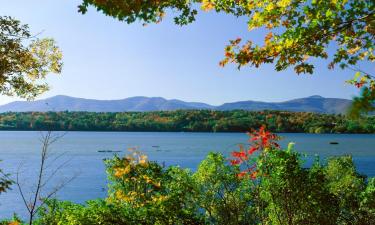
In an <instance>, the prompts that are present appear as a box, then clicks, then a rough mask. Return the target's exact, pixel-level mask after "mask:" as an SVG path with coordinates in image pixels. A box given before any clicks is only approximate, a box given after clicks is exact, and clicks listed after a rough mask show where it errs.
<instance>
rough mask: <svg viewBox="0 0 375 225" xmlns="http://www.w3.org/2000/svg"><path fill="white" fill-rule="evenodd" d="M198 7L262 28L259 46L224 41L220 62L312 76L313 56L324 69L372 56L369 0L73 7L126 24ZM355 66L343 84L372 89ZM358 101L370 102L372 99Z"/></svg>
mask: <svg viewBox="0 0 375 225" xmlns="http://www.w3.org/2000/svg"><path fill="white" fill-rule="evenodd" d="M198 5H201V8H202V9H203V10H204V11H213V10H214V11H216V12H218V13H227V14H230V15H234V16H237V17H246V18H247V19H248V22H247V26H248V28H249V30H253V29H256V28H265V29H266V30H268V33H267V35H265V37H264V43H263V44H259V43H254V42H253V41H251V40H248V41H242V39H241V38H237V39H235V40H232V41H230V44H229V45H228V46H227V47H226V48H225V58H224V59H223V60H222V61H221V62H220V65H221V66H225V65H226V64H228V63H234V64H236V65H237V66H238V68H241V67H243V66H255V67H259V66H261V65H263V64H269V63H272V64H274V67H275V69H276V70H277V71H282V70H286V69H287V68H290V67H293V68H294V70H295V72H296V73H297V74H301V73H307V74H312V73H313V71H314V69H315V66H314V64H313V61H314V59H316V58H321V59H327V60H329V62H328V68H330V69H334V68H335V67H336V66H339V67H341V68H342V69H345V68H349V69H352V68H353V66H354V65H357V64H359V63H360V62H367V63H372V62H374V60H375V55H374V50H375V40H374V39H375V2H374V1H372V0H362V1H358V0H330V1H328V0H312V1H309V0H266V1H253V0H228V1H223V0H188V1H185V0H162V1H138V0H131V1H128V0H108V1H97V0H83V2H82V4H81V5H80V6H79V11H80V12H82V13H85V12H86V11H87V9H88V7H89V6H94V7H95V8H97V9H98V11H101V12H103V13H104V14H106V15H109V16H112V17H114V18H117V19H119V20H121V21H126V22H127V23H132V22H135V21H137V20H139V21H142V22H144V23H154V22H160V20H161V19H162V18H163V16H164V15H165V13H166V12H169V11H173V12H176V11H180V12H181V14H180V15H178V16H177V17H175V22H176V24H179V25H184V24H188V23H190V22H192V21H194V20H195V16H196V14H197V10H196V8H197V6H198ZM355 70H356V71H357V73H356V77H355V78H353V79H352V80H350V81H349V83H351V84H353V85H355V86H357V87H367V89H368V91H370V92H375V81H374V76H373V75H371V74H370V73H369V72H365V71H362V70H360V69H355ZM361 100H362V101H369V102H371V103H374V101H375V98H368V97H363V98H361ZM354 106H355V107H360V106H361V105H360V104H357V105H354ZM355 113H357V114H360V113H361V108H358V109H357V110H354V111H352V114H355Z"/></svg>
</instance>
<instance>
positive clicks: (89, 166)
mask: <svg viewBox="0 0 375 225" xmlns="http://www.w3.org/2000/svg"><path fill="white" fill-rule="evenodd" d="M54 134H55V135H61V134H63V133H61V132H60V133H59V132H55V133H54ZM64 134H65V135H64V136H63V137H62V138H61V139H59V140H58V141H57V142H56V143H54V144H53V145H52V146H51V150H52V152H53V154H54V155H56V156H57V155H59V154H62V153H65V155H64V156H63V157H60V158H59V159H58V160H57V161H55V163H54V165H51V167H50V168H51V169H53V167H54V166H55V165H57V164H59V163H63V162H65V161H66V160H69V163H68V164H67V165H65V166H64V167H63V168H62V169H61V170H60V172H59V173H58V174H57V175H56V176H55V178H54V179H53V180H52V182H53V183H58V182H60V181H61V180H64V179H68V178H70V177H72V176H77V177H76V178H75V179H74V180H73V181H72V182H70V183H69V184H68V185H67V186H66V187H65V188H64V189H63V190H62V191H60V192H59V194H58V196H57V197H58V198H60V199H64V200H72V201H74V202H77V203H84V202H85V201H86V200H89V199H95V198H102V197H105V196H106V174H105V167H104V164H103V159H105V158H109V157H111V156H112V155H113V154H114V153H103V152H98V151H107V150H111V151H121V152H119V153H117V154H120V155H124V154H126V153H127V149H128V148H133V147H137V148H139V149H140V150H142V151H143V152H144V153H146V154H147V155H148V156H149V159H150V160H156V161H158V162H161V163H165V165H180V166H181V167H184V168H190V169H192V170H195V169H196V168H197V165H198V164H199V162H200V161H201V160H202V159H204V158H205V156H206V155H207V153H208V152H210V151H217V152H222V153H224V154H225V155H227V156H229V153H230V152H231V151H233V150H237V149H238V144H241V143H242V144H246V143H247V140H248V136H247V135H246V134H243V133H183V132H179V133H177V132H176V133H172V132H165V133H160V132H139V133H138V132H67V133H64ZM280 136H282V137H283V138H284V139H283V140H282V141H281V142H280V143H281V145H282V146H286V145H287V143H289V142H294V143H296V145H295V149H296V150H298V151H300V152H303V153H306V154H307V155H308V156H310V158H308V159H307V161H308V162H309V161H311V158H312V157H313V156H314V155H315V154H319V155H320V156H321V158H322V159H323V158H325V157H327V156H334V155H343V154H352V155H353V158H354V160H355V163H356V166H357V168H358V170H359V171H360V172H361V173H363V174H366V175H367V176H375V135H371V134H370V135H362V134H280ZM40 137H41V134H40V132H22V131H9V132H8V131H1V132H0V159H1V160H3V161H2V162H0V168H2V169H3V170H4V172H6V173H11V174H15V173H16V171H17V169H18V168H19V167H20V165H22V167H21V169H20V171H21V175H20V178H21V180H22V181H23V182H24V183H25V185H27V184H30V183H31V182H32V181H33V177H35V173H36V172H37V168H38V167H37V166H38V160H39V157H38V156H39V153H40V149H41V142H40ZM330 142H338V143H339V144H338V145H331V144H329V143H330ZM51 158H52V157H51ZM13 212H18V213H19V214H21V215H25V208H24V206H23V205H22V200H21V198H20V196H19V194H18V192H17V190H16V187H13V190H11V191H9V192H7V193H5V194H2V195H0V218H4V217H11V216H12V214H13Z"/></svg>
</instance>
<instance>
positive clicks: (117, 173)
mask: <svg viewBox="0 0 375 225" xmlns="http://www.w3.org/2000/svg"><path fill="white" fill-rule="evenodd" d="M114 171H115V174H114V175H115V177H117V178H120V177H122V176H124V175H126V174H128V173H129V172H130V171H131V165H127V166H126V167H125V168H115V169H114Z"/></svg>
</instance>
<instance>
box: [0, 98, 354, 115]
mask: <svg viewBox="0 0 375 225" xmlns="http://www.w3.org/2000/svg"><path fill="white" fill-rule="evenodd" d="M350 104H351V100H348V99H340V98H324V97H321V96H319V95H314V96H310V97H306V98H299V99H293V100H289V101H284V102H260V101H239V102H231V103H225V104H222V105H219V106H213V105H209V104H205V103H200V102H185V101H181V100H176V99H172V100H167V99H165V98H161V97H131V98H125V99H120V100H95V99H84V98H75V97H70V96H65V95H57V96H54V97H51V98H46V99H42V100H36V101H15V102H11V103H8V104H5V105H1V106H0V112H30V111H34V112H46V111H87V112H148V111H170V110H179V109H212V110H235V109H243V110H250V111H260V110H282V111H295V112H317V113H329V114H338V113H345V111H346V110H347V109H348V107H349V106H350Z"/></svg>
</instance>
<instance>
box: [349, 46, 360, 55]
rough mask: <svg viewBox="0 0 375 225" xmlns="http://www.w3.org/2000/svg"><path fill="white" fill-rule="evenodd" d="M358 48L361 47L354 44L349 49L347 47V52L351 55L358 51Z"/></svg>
mask: <svg viewBox="0 0 375 225" xmlns="http://www.w3.org/2000/svg"><path fill="white" fill-rule="evenodd" d="M359 49H361V47H360V46H356V47H354V48H350V49H348V53H349V54H351V55H353V54H354V53H356V52H358V50H359Z"/></svg>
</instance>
